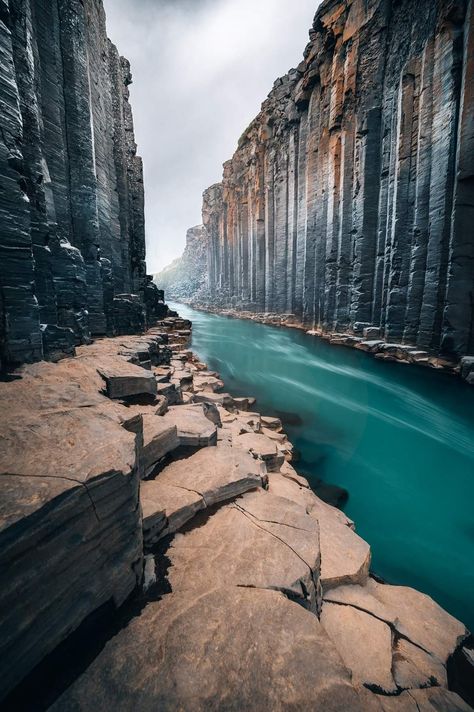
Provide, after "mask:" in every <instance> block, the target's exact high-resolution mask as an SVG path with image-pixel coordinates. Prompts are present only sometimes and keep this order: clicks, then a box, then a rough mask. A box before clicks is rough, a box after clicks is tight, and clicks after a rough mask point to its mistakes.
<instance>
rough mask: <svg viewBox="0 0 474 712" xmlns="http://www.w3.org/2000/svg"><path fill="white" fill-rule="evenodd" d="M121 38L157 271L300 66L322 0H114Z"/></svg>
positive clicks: (113, 17) (110, 17) (110, 2)
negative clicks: (257, 119) (276, 89)
mask: <svg viewBox="0 0 474 712" xmlns="http://www.w3.org/2000/svg"><path fill="white" fill-rule="evenodd" d="M104 4H105V8H106V12H107V28H108V34H109V37H110V38H111V40H112V41H113V42H114V43H115V44H116V45H117V46H118V49H119V51H120V53H121V54H122V55H124V56H126V57H127V58H128V59H129V60H130V62H131V65H132V73H133V84H132V85H131V87H130V91H131V101H132V107H133V112H134V118H135V132H136V140H137V143H138V151H139V154H140V155H141V156H142V157H143V160H144V167H145V199H146V226H147V264H148V271H149V272H150V273H153V272H157V271H159V270H160V269H162V268H163V267H165V266H166V265H167V264H169V263H170V262H171V261H172V260H173V259H174V258H175V257H178V256H179V255H180V254H181V252H182V250H183V247H184V243H185V237H186V230H187V228H189V227H191V226H193V225H196V224H199V223H200V222H201V197H202V192H203V190H204V189H205V188H207V187H208V186H209V185H212V184H213V183H216V182H218V181H220V180H221V176H222V164H223V162H224V161H226V160H228V159H229V158H230V157H231V156H232V154H233V152H234V150H235V148H236V146H237V141H238V139H239V136H240V135H241V133H242V132H243V130H244V129H245V128H246V126H247V125H248V124H249V123H250V121H251V120H252V118H253V117H254V116H255V115H256V114H257V113H258V111H259V109H260V105H261V103H262V101H263V100H264V99H265V98H266V96H267V94H268V92H269V91H270V89H271V88H272V85H273V82H274V80H275V79H276V78H277V77H278V76H281V75H282V74H285V73H286V72H287V71H288V69H290V68H291V67H294V66H296V65H297V64H298V63H299V62H300V60H301V58H302V54H303V50H304V47H305V45H306V42H307V40H308V30H309V28H310V26H311V23H312V20H313V16H314V14H315V12H316V9H317V6H318V4H319V3H318V2H317V0H298V1H297V2H295V1H294V0H293V1H292V0H259V1H258V3H257V2H255V0H133V2H130V0H105V3H104Z"/></svg>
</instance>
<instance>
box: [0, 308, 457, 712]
mask: <svg viewBox="0 0 474 712" xmlns="http://www.w3.org/2000/svg"><path fill="white" fill-rule="evenodd" d="M190 333H191V332H190V323H189V322H186V321H184V320H182V319H179V318H178V317H172V318H168V319H165V320H163V321H161V322H160V323H158V325H157V326H156V327H155V328H153V329H151V330H150V331H149V332H147V333H146V334H145V335H141V336H131V337H117V338H113V339H104V340H100V341H97V342H95V343H94V344H92V345H89V346H81V347H79V348H78V350H77V351H78V353H77V356H76V357H75V358H68V359H64V360H62V361H60V362H59V363H57V364H51V363H45V362H40V363H38V364H35V365H33V366H26V367H24V368H23V369H22V370H21V371H19V372H17V373H16V374H15V375H16V378H15V379H14V380H11V381H10V382H8V383H2V384H0V402H1V406H2V407H1V409H0V413H1V416H0V417H1V419H2V432H5V434H6V439H5V447H4V448H3V451H2V454H1V458H0V462H1V473H2V474H1V476H0V487H1V488H2V497H1V502H2V505H1V530H0V542H1V544H2V546H1V558H2V571H3V572H4V573H3V574H2V588H1V589H0V591H1V592H0V598H1V606H2V610H4V611H7V615H6V616H5V617H4V620H3V621H2V638H1V640H2V643H1V646H2V655H1V670H2V675H1V680H2V693H1V694H2V697H5V696H6V701H5V708H11V709H18V708H19V706H18V700H19V699H21V695H25V694H26V695H28V694H30V695H32V696H33V697H32V698H31V699H35V704H36V707H35V709H38V708H40V709H47V708H51V709H54V710H58V711H62V710H75V711H77V710H89V709H92V708H94V709H99V710H103V709H110V708H112V707H113V708H114V709H118V710H124V711H125V710H127V711H128V710H130V709H132V708H135V707H136V708H138V709H140V710H144V711H146V710H156V709H163V710H179V709H186V710H188V709H189V710H191V709H192V710H204V709H205V710H213V709H214V710H223V709H253V710H262V709H272V710H289V709H291V710H297V709H308V708H309V709H314V708H317V709H324V710H325V711H328V712H330V711H331V710H334V711H336V710H338V711H339V712H342V711H343V710H344V712H346V711H347V710H351V711H354V712H359V711H360V712H362V711H364V712H366V711H367V710H369V711H371V710H374V711H378V712H392V711H393V710H395V711H398V710H400V712H405V710H407V711H409V712H419V711H420V710H421V711H422V712H428V711H434V710H438V711H439V710H453V711H455V710H459V711H461V710H464V711H465V710H469V709H470V708H469V706H468V705H467V703H465V702H463V700H462V699H461V698H460V697H459V696H458V695H457V694H456V693H455V692H454V691H451V690H450V689H449V687H450V685H452V684H453V680H454V681H456V682H455V686H456V689H459V690H461V688H460V687H459V685H460V683H459V679H458V677H456V675H453V659H454V658H453V655H455V657H456V658H459V657H460V656H461V657H462V659H463V661H467V664H469V660H470V659H471V658H470V656H471V653H470V651H469V650H468V649H467V647H463V645H465V643H466V641H467V635H468V633H467V631H466V629H465V627H464V626H463V625H462V623H460V622H459V621H457V620H455V619H454V618H453V617H452V616H450V615H449V614H448V613H447V612H445V611H444V610H442V609H441V608H440V607H439V606H438V605H437V604H436V603H434V602H433V601H432V600H431V599H430V598H429V597H427V596H425V595H423V594H422V593H419V592H417V591H415V590H413V589H409V588H405V587H399V586H391V585H387V584H384V583H381V582H380V581H379V580H377V579H376V578H375V577H374V576H373V575H372V574H371V570H370V547H369V545H368V544H367V543H366V542H365V541H363V540H362V539H361V538H360V537H359V536H358V535H357V533H356V531H355V526H354V523H353V522H351V521H350V520H349V519H348V518H347V517H346V516H345V515H344V514H343V512H341V511H340V510H338V509H335V508H333V507H331V506H330V505H328V504H326V503H324V502H323V501H322V500H321V499H319V498H318V497H317V496H316V495H315V494H314V493H313V492H312V491H311V489H310V487H309V485H308V482H307V481H306V480H305V479H304V478H303V477H301V476H300V475H299V474H298V473H297V471H296V470H295V469H294V467H293V465H292V464H291V462H292V446H291V443H290V442H289V441H288V438H287V437H286V435H285V433H284V432H283V427H282V423H281V421H280V420H279V419H278V418H276V417H271V416H264V415H261V414H260V413H258V412H257V410H256V409H255V402H254V400H253V399H252V398H250V397H249V398H233V397H232V396H231V395H230V394H228V393H226V392H225V391H223V386H224V384H223V383H222V381H221V380H220V378H219V374H217V373H215V372H210V371H209V370H208V369H207V367H206V365H205V364H203V363H200V362H199V360H198V359H197V358H196V357H195V356H194V355H193V353H192V352H191V351H190V350H188V341H189V337H190ZM20 593H21V595H19V594H20ZM106 604H107V605H108V606H109V609H110V607H112V608H117V609H118V610H117V613H116V614H114V615H113V616H112V618H113V617H114V616H115V617H117V618H118V619H119V620H121V621H122V622H121V624H120V625H119V626H117V625H111V626H110V627H107V626H106V627H105V633H104V634H103V640H102V642H101V644H100V645H97V641H96V640H95V639H94V636H95V634H92V637H89V638H87V640H86V643H85V644H84V645H83V647H82V648H77V649H75V654H74V655H73V660H72V661H69V663H70V667H71V669H72V671H71V670H70V671H69V674H68V675H65V676H64V679H65V680H67V683H64V682H63V683H62V684H61V683H60V682H58V681H59V680H61V679H62V676H61V674H60V671H58V667H56V665H57V658H56V662H55V663H54V668H53V669H49V675H48V674H43V676H42V677H41V684H40V688H41V689H40V690H38V689H35V687H34V685H32V686H31V687H30V683H31V682H32V680H33V679H34V672H33V671H34V669H35V667H36V666H37V665H38V664H43V665H44V664H45V662H44V661H45V659H46V668H45V669H46V671H47V672H48V667H47V661H48V654H50V653H51V652H53V651H54V650H55V649H56V650H57V649H58V646H59V645H60V644H64V641H66V642H67V640H68V639H69V638H70V636H71V634H73V632H74V631H75V630H76V631H77V630H78V631H80V630H81V628H82V627H83V626H84V625H85V624H86V623H87V621H88V619H89V618H90V615H91V614H94V615H95V616H98V618H99V619H100V617H101V615H103V613H102V611H103V607H104V605H106ZM91 648H92V649H94V650H95V649H96V648H97V650H96V652H95V653H94V654H93V655H91V653H90V650H91ZM42 661H43V663H42ZM60 662H61V665H65V663H64V661H60ZM50 664H51V663H50ZM448 669H449V670H450V674H449V676H448ZM36 670H38V668H36ZM53 671H54V677H53ZM53 679H54V680H55V682H53ZM45 680H48V683H47V684H46V683H45ZM25 691H26V692H25ZM40 693H41V694H40ZM41 696H42V697H43V698H44V699H43V702H41ZM38 700H40V701H39V702H38Z"/></svg>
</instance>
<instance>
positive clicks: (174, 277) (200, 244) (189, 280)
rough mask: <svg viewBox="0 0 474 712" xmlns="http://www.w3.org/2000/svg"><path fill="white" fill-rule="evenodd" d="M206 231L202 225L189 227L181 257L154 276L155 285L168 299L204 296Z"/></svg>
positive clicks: (206, 250)
mask: <svg viewBox="0 0 474 712" xmlns="http://www.w3.org/2000/svg"><path fill="white" fill-rule="evenodd" d="M207 257H208V242H207V231H206V229H205V227H204V225H196V227H191V228H190V229H189V230H188V231H187V234H186V247H185V248H184V252H183V255H182V257H178V258H177V259H176V260H173V262H172V263H171V264H170V265H168V266H167V267H165V269H163V270H162V271H161V272H159V273H158V274H155V275H154V282H155V284H156V285H157V286H158V287H159V288H160V289H161V290H164V292H165V293H166V296H167V297H168V298H169V299H177V300H178V301H179V300H183V299H184V300H188V299H190V298H191V297H196V296H198V295H200V294H203V295H205V294H206V287H207Z"/></svg>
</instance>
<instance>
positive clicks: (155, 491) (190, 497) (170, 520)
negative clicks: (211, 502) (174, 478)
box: [140, 478, 205, 546]
mask: <svg viewBox="0 0 474 712" xmlns="http://www.w3.org/2000/svg"><path fill="white" fill-rule="evenodd" d="M140 503H141V506H142V513H143V542H144V544H145V546H152V545H153V544H155V543H156V542H157V541H158V540H159V539H160V538H161V537H162V536H164V535H165V534H171V533H173V532H175V531H178V530H179V529H180V528H181V527H182V526H183V525H184V524H186V522H187V521H189V520H190V519H192V518H193V517H194V515H195V514H196V513H197V512H198V511H199V510H200V509H204V507H205V503H204V500H203V498H202V497H201V495H199V494H198V493H197V492H193V491H191V490H188V489H184V488H183V487H176V486H174V485H171V484H167V483H166V482H161V481H160V479H159V478H158V479H157V480H148V481H145V482H142V483H141V485H140Z"/></svg>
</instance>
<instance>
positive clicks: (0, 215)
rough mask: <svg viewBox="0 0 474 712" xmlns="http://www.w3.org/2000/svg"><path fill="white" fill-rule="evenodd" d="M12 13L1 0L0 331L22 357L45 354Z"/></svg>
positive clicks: (9, 355) (9, 349) (11, 355)
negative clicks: (34, 285) (14, 54)
mask: <svg viewBox="0 0 474 712" xmlns="http://www.w3.org/2000/svg"><path fill="white" fill-rule="evenodd" d="M11 20H12V17H11V14H10V9H9V5H8V2H6V0H0V59H1V67H2V71H0V188H1V189H0V227H1V241H0V292H1V297H0V319H1V322H0V337H1V341H2V344H1V359H2V360H3V359H5V360H7V361H14V362H21V361H29V360H35V359H37V358H41V357H42V355H43V346H42V339H41V332H40V321H39V307H38V300H37V298H36V296H35V294H34V290H33V284H34V261H33V250H32V240H31V233H30V231H31V217H30V205H29V198H28V195H27V176H26V175H25V163H24V157H23V154H22V151H21V145H22V139H23V121H22V116H21V110H20V96H19V92H18V85H17V81H16V68H15V64H14V59H13V47H12V33H11V31H10V29H9V26H10V23H11Z"/></svg>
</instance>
